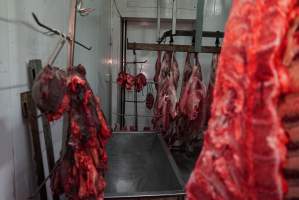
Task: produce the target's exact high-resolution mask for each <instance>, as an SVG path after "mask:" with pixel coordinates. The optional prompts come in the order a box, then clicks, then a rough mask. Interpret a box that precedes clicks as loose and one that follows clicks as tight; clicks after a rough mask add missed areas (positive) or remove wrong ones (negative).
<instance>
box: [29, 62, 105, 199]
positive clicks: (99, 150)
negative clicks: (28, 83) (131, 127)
mask: <svg viewBox="0 0 299 200" xmlns="http://www.w3.org/2000/svg"><path fill="white" fill-rule="evenodd" d="M85 75H86V72H85V69H84V67H83V66H82V65H79V66H78V67H73V68H70V69H69V70H68V72H65V71H62V70H60V69H58V68H56V67H50V66H47V67H45V68H44V69H43V71H42V72H41V73H40V74H39V75H38V77H37V79H36V80H35V82H34V85H33V90H32V93H33V99H34V100H35V102H36V104H37V106H38V107H39V108H40V110H41V111H42V112H43V113H45V114H46V116H47V117H48V119H49V121H52V120H57V119H59V118H60V117H61V116H62V115H63V113H64V112H67V113H68V116H69V126H68V127H69V128H68V133H67V139H66V141H65V142H66V143H65V149H64V150H63V151H62V155H61V157H60V159H59V161H58V162H57V164H56V165H57V167H56V168H55V170H54V173H53V175H52V177H51V187H52V190H53V192H54V193H55V194H58V195H60V194H64V195H65V196H66V198H67V199H70V200H88V199H96V200H101V199H103V192H104V188H105V185H106V183H105V180H104V178H103V175H104V171H105V170H106V168H107V154H106V151H105V144H106V142H107V139H108V138H109V137H110V135H111V131H110V129H109V128H108V125H107V123H106V120H105V118H104V115H103V112H102V110H101V107H100V103H99V100H98V99H97V97H96V96H95V95H94V94H93V92H92V90H91V88H90V86H89V84H88V82H87V80H86V78H85Z"/></svg>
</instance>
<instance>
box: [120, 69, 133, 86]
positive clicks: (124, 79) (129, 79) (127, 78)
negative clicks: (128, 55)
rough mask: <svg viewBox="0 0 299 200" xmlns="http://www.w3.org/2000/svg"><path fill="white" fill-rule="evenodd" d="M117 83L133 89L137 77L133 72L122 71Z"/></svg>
mask: <svg viewBox="0 0 299 200" xmlns="http://www.w3.org/2000/svg"><path fill="white" fill-rule="evenodd" d="M117 84H118V85H119V86H121V87H123V88H125V89H127V90H132V88H133V86H134V85H135V77H134V76H132V75H131V74H128V73H125V72H120V73H119V74H118V77H117Z"/></svg>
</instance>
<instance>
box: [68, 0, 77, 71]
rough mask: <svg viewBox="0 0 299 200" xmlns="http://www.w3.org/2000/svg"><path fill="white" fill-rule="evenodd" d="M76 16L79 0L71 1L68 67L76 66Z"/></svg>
mask: <svg viewBox="0 0 299 200" xmlns="http://www.w3.org/2000/svg"><path fill="white" fill-rule="evenodd" d="M76 18H77V0H72V1H71V9H70V16H69V30H68V37H69V39H70V40H69V41H68V56H67V67H73V66H74V52H75V43H74V41H75V35H76Z"/></svg>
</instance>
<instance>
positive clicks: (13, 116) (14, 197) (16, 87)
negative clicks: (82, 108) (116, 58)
mask: <svg viewBox="0 0 299 200" xmlns="http://www.w3.org/2000/svg"><path fill="white" fill-rule="evenodd" d="M84 2H85V4H84V6H86V7H91V8H95V11H94V12H93V13H92V14H91V15H89V16H86V17H84V18H83V17H80V16H78V19H77V20H78V21H77V40H79V41H82V42H83V43H85V44H87V45H90V46H92V47H93V49H92V50H91V51H86V50H84V49H82V48H81V47H78V46H76V49H75V64H79V63H82V64H83V65H85V67H86V69H87V77H88V80H89V82H90V84H91V86H92V88H93V90H94V92H95V93H96V94H97V95H99V96H100V97H101V101H102V105H103V110H104V112H105V114H106V115H107V116H109V114H108V112H109V103H108V102H109V101H110V100H109V95H108V85H107V84H106V81H105V80H106V76H107V74H109V58H110V31H111V29H110V5H111V4H110V0H87V1H84ZM69 7H70V0H63V1H62V0H42V1H41V0H0V177H1V179H0V200H24V199H26V197H27V196H29V195H30V193H31V192H33V190H34V189H35V187H36V185H35V184H34V183H35V181H34V172H33V162H32V154H31V146H30V141H29V137H28V132H27V131H26V127H25V124H24V122H23V119H22V115H21V106H20V93H21V92H24V91H28V79H27V71H26V65H27V63H28V61H29V60H30V59H41V60H42V61H43V63H46V62H47V59H48V57H49V55H50V53H51V51H52V50H53V48H54V47H55V45H56V44H57V41H58V38H57V37H49V36H45V35H43V34H42V33H41V32H40V31H44V30H43V29H40V28H38V27H37V26H36V24H35V23H34V21H33V18H32V16H31V12H35V13H36V15H37V16H38V18H39V19H40V20H41V21H42V22H44V23H46V24H48V25H49V26H52V27H54V28H57V29H59V30H61V31H62V32H67V28H68V27H67V26H68V14H69ZM55 65H56V66H60V67H65V65H66V50H65V49H64V50H63V51H62V53H61V54H60V56H59V57H58V59H57V61H56V62H55ZM61 124H62V123H61V121H57V122H54V123H52V125H51V129H52V137H53V143H54V150H55V157H56V159H57V158H58V154H59V150H60V148H61V133H62V127H61ZM40 130H41V129H40ZM42 134H43V133H42V132H40V139H41V144H42V150H43V157H44V165H45V168H47V161H46V154H45V148H44V141H43V135H42ZM46 175H47V173H46ZM48 191H49V188H48ZM48 196H49V199H50V195H48Z"/></svg>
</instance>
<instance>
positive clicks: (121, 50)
mask: <svg viewBox="0 0 299 200" xmlns="http://www.w3.org/2000/svg"><path fill="white" fill-rule="evenodd" d="M120 71H121V72H123V71H124V19H121V27H120ZM124 93H125V89H124V88H123V87H120V101H119V104H118V105H120V116H119V119H120V120H119V123H120V129H122V128H123V127H124V110H123V102H124V101H125V99H124Z"/></svg>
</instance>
